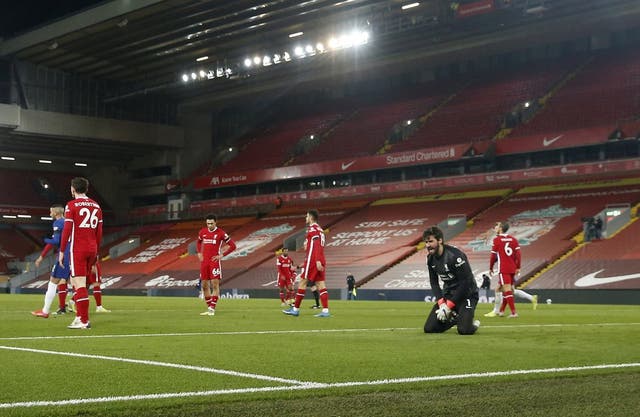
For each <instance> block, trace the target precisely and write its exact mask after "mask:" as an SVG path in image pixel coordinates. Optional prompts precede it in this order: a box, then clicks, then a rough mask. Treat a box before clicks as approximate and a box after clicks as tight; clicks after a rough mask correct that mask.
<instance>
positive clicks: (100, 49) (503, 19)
mask: <svg viewBox="0 0 640 417" xmlns="http://www.w3.org/2000/svg"><path fill="white" fill-rule="evenodd" d="M408 3H410V2H409V1H403V0H308V1H297V0H270V1H267V0H263V1H247V0H234V1H217V0H202V1H193V0H138V1H135V2H131V1H124V0H118V1H108V2H103V3H101V4H98V5H96V6H93V7H90V8H88V9H85V10H83V11H80V12H77V13H76V14H72V15H68V16H67V17H64V18H59V19H58V20H55V21H52V22H48V23H46V24H45V25H43V26H41V27H39V28H36V29H33V30H30V31H29V32H26V33H23V34H21V35H18V36H16V37H13V38H9V39H6V40H4V41H3V42H1V43H0V56H11V57H15V58H17V59H18V60H21V61H28V62H31V63H34V64H37V65H42V66H45V67H48V68H52V69H58V70H61V71H66V72H70V73H75V74H83V75H86V76H88V77H92V78H96V79H111V80H117V81H120V82H122V83H124V84H125V85H128V86H129V89H128V91H127V92H126V93H123V94H121V95H120V96H118V97H113V100H119V99H126V98H129V97H133V96H139V95H145V94H149V93H152V92H161V93H166V94H170V95H171V96H173V97H175V98H176V99H178V100H180V101H181V102H183V103H184V104H186V105H189V104H191V105H198V104H205V105H209V104H210V102H211V101H219V100H224V99H226V98H229V97H233V96H237V95H246V94H247V93H248V92H249V91H248V90H251V89H259V90H260V89H262V90H265V89H275V88H280V87H283V86H285V85H287V84H289V83H290V82H291V76H292V74H300V73H306V74H307V77H306V78H304V79H321V78H326V77H330V76H335V75H336V74H340V73H344V72H350V71H355V70H356V69H357V70H362V69H367V68H372V67H373V68H376V69H378V68H380V69H381V68H385V67H386V68H392V67H393V66H394V65H396V64H398V63H401V62H407V61H410V62H414V63H418V62H425V61H430V62H433V61H434V60H437V59H447V57H448V56H449V59H450V55H451V54H455V55H456V56H469V55H470V54H472V53H476V54H478V53H482V54H487V53H490V52H491V51H492V50H493V51H499V50H500V49H502V50H509V49H512V48H522V46H523V45H528V44H535V43H544V42H548V41H549V40H550V39H555V40H562V39H564V38H566V39H571V38H576V37H578V36H581V35H584V34H589V33H592V32H593V30H594V29H595V28H601V29H609V28H616V29H621V28H624V26H625V25H636V24H637V23H638V21H639V20H640V5H639V4H638V2H637V1H633V0H563V1H558V0H547V1H536V2H532V1H522V0H521V1H518V0H513V1H511V2H510V3H511V4H512V6H511V7H510V8H505V9H502V10H498V11H496V13H491V15H492V17H491V18H489V19H484V20H483V22H482V24H481V25H477V26H468V25H467V26H465V25H458V26H451V25H447V26H448V27H442V26H444V25H440V27H438V26H439V25H438V24H437V23H438V21H439V20H442V17H443V16H445V15H446V14H447V13H450V11H449V9H450V6H451V2H449V1H440V0H427V1H423V2H421V4H420V5H419V6H418V7H414V8H412V9H407V10H403V9H402V6H403V5H405V4H408ZM459 3H464V2H459ZM533 3H535V5H534V4H533ZM538 4H542V5H544V7H542V8H538V7H535V6H536V5H538ZM527 11H529V12H530V13H527ZM466 20H468V21H472V20H473V19H466ZM354 28H368V29H369V30H371V32H372V37H373V39H372V42H371V45H370V48H367V49H369V50H368V52H367V51H365V52H363V53H362V56H360V57H359V58H358V59H359V62H358V64H357V67H356V66H355V64H353V62H352V61H353V60H350V59H346V57H345V59H342V60H341V59H340V57H338V58H337V59H336V58H334V59H331V60H326V59H325V60H323V61H324V62H315V63H313V67H311V66H310V65H301V64H296V65H289V66H287V68H285V66H284V65H283V66H281V67H278V68H269V69H267V68H265V71H264V72H263V73H258V72H257V71H256V72H253V73H252V74H251V75H252V76H253V77H254V78H253V79H251V80H247V78H250V77H237V78H235V79H234V77H231V79H227V77H222V78H221V79H217V78H216V79H212V80H208V81H209V82H206V83H199V84H198V85H197V86H185V85H184V83H182V82H181V81H180V76H181V74H183V73H185V72H187V73H191V72H193V71H199V70H200V69H203V68H204V69H206V68H215V67H218V68H223V67H224V68H232V70H233V73H234V74H237V73H238V72H241V71H242V66H241V65H239V63H241V62H243V60H244V59H245V58H247V57H254V56H256V55H259V56H262V55H265V54H273V53H275V52H277V51H282V50H285V49H286V48H290V47H291V46H292V45H293V44H294V43H295V42H298V40H299V42H312V43H315V42H318V41H320V40H321V39H327V38H328V37H329V36H332V35H334V34H337V33H340V32H341V31H345V30H352V29H354ZM298 32H303V35H301V36H300V37H299V38H296V39H292V38H290V37H289V35H291V34H294V33H298ZM303 45H304V43H303ZM488 45H492V46H491V47H488V48H486V46H488ZM478 46H483V47H484V48H478ZM363 49H365V48H363ZM203 57H207V58H206V60H203V61H196V60H197V59H198V58H203ZM316 61H321V60H320V59H317V60H316ZM274 67H275V66H274ZM310 73H312V74H313V75H311V74H310ZM207 97H208V98H207Z"/></svg>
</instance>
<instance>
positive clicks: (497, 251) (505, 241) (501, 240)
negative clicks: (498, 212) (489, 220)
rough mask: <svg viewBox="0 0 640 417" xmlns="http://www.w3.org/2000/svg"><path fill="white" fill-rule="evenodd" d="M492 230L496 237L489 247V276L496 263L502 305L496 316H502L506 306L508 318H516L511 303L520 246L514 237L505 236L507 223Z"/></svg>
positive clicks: (514, 309)
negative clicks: (508, 313) (508, 312)
mask: <svg viewBox="0 0 640 417" xmlns="http://www.w3.org/2000/svg"><path fill="white" fill-rule="evenodd" d="M494 230H495V232H496V237H494V238H493V246H492V247H491V259H490V260H489V274H490V275H493V267H494V266H495V264H496V263H497V264H498V290H500V291H501V292H502V305H501V306H500V312H499V313H498V315H499V316H504V310H505V308H506V307H507V304H508V305H509V308H510V309H511V315H510V316H509V317H518V313H517V312H516V304H515V303H514V301H513V284H514V283H515V278H516V276H517V275H518V274H519V273H520V244H519V243H518V240H517V239H516V238H515V237H513V236H511V235H508V234H507V231H508V230H509V223H507V222H497V223H496V225H495V227H494Z"/></svg>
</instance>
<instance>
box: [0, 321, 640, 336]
mask: <svg viewBox="0 0 640 417" xmlns="http://www.w3.org/2000/svg"><path fill="white" fill-rule="evenodd" d="M498 320H499V319H496V323H497V322H498ZM637 325H640V323H637V322H631V323H580V324H578V323H573V324H572V323H550V324H505V325H500V326H496V325H493V326H492V325H489V326H487V325H484V324H483V325H482V326H480V330H482V329H512V328H527V327H536V328H538V327H581V326H587V327H589V326H605V327H607V326H637ZM388 331H419V332H422V329H421V328H419V327H382V328H373V329H309V330H255V331H242V332H191V333H146V334H145V333H138V334H104V335H86V336H17V337H0V340H3V341H16V340H56V339H73V340H77V339H119V338H127V337H182V336H243V335H256V334H297V333H300V334H304V333H307V334H308V333H349V332H351V333H356V332H388Z"/></svg>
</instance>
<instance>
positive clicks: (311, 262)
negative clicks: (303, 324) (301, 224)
mask: <svg viewBox="0 0 640 417" xmlns="http://www.w3.org/2000/svg"><path fill="white" fill-rule="evenodd" d="M318 217H319V214H318V211H317V210H309V211H307V215H306V217H305V221H306V223H307V225H308V226H309V227H308V229H307V236H306V239H305V245H306V246H305V249H306V257H305V262H304V265H305V268H304V270H303V272H302V276H301V277H300V284H299V285H298V292H297V293H296V301H295V303H294V305H293V307H290V308H289V309H287V310H282V312H283V313H284V314H287V315H290V316H299V315H300V304H301V303H302V300H303V299H304V295H305V291H306V289H307V283H310V284H311V285H313V284H314V283H315V285H316V286H317V287H318V292H319V293H320V303H321V304H322V311H321V312H320V313H319V314H316V315H315V317H331V314H329V294H328V292H327V287H326V285H325V270H326V265H327V262H326V260H325V258H324V231H323V230H322V227H320V225H319V224H318Z"/></svg>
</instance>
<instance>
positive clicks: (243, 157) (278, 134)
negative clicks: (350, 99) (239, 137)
mask: <svg viewBox="0 0 640 417" xmlns="http://www.w3.org/2000/svg"><path fill="white" fill-rule="evenodd" d="M341 117H342V112H341V111H339V110H338V111H335V110H334V111H329V110H319V111H318V113H316V114H313V115H309V116H304V117H299V118H293V119H289V120H284V121H281V122H279V123H275V124H273V125H271V126H270V127H268V128H267V130H266V131H265V132H263V133H259V134H257V135H255V136H254V137H253V138H252V139H251V140H250V141H249V142H248V143H247V144H246V145H245V146H243V148H242V149H241V151H240V152H239V154H238V155H237V156H236V157H235V158H233V159H231V160H230V161H228V162H227V163H225V164H224V165H222V166H220V167H218V168H215V169H213V170H211V174H217V173H221V172H226V173H228V172H240V171H244V170H250V169H256V166H259V167H260V168H262V169H264V168H273V167H277V166H282V165H283V164H285V163H286V162H287V161H288V160H290V159H291V158H292V156H293V153H294V148H295V145H296V144H297V143H298V142H299V141H300V140H301V139H303V138H304V137H306V136H309V135H312V134H313V135H315V136H317V137H320V136H321V135H322V134H323V133H324V132H325V131H326V130H327V129H329V128H331V127H332V126H333V125H334V124H335V123H336V122H337V121H338V120H339V119H340V118H341Z"/></svg>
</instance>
